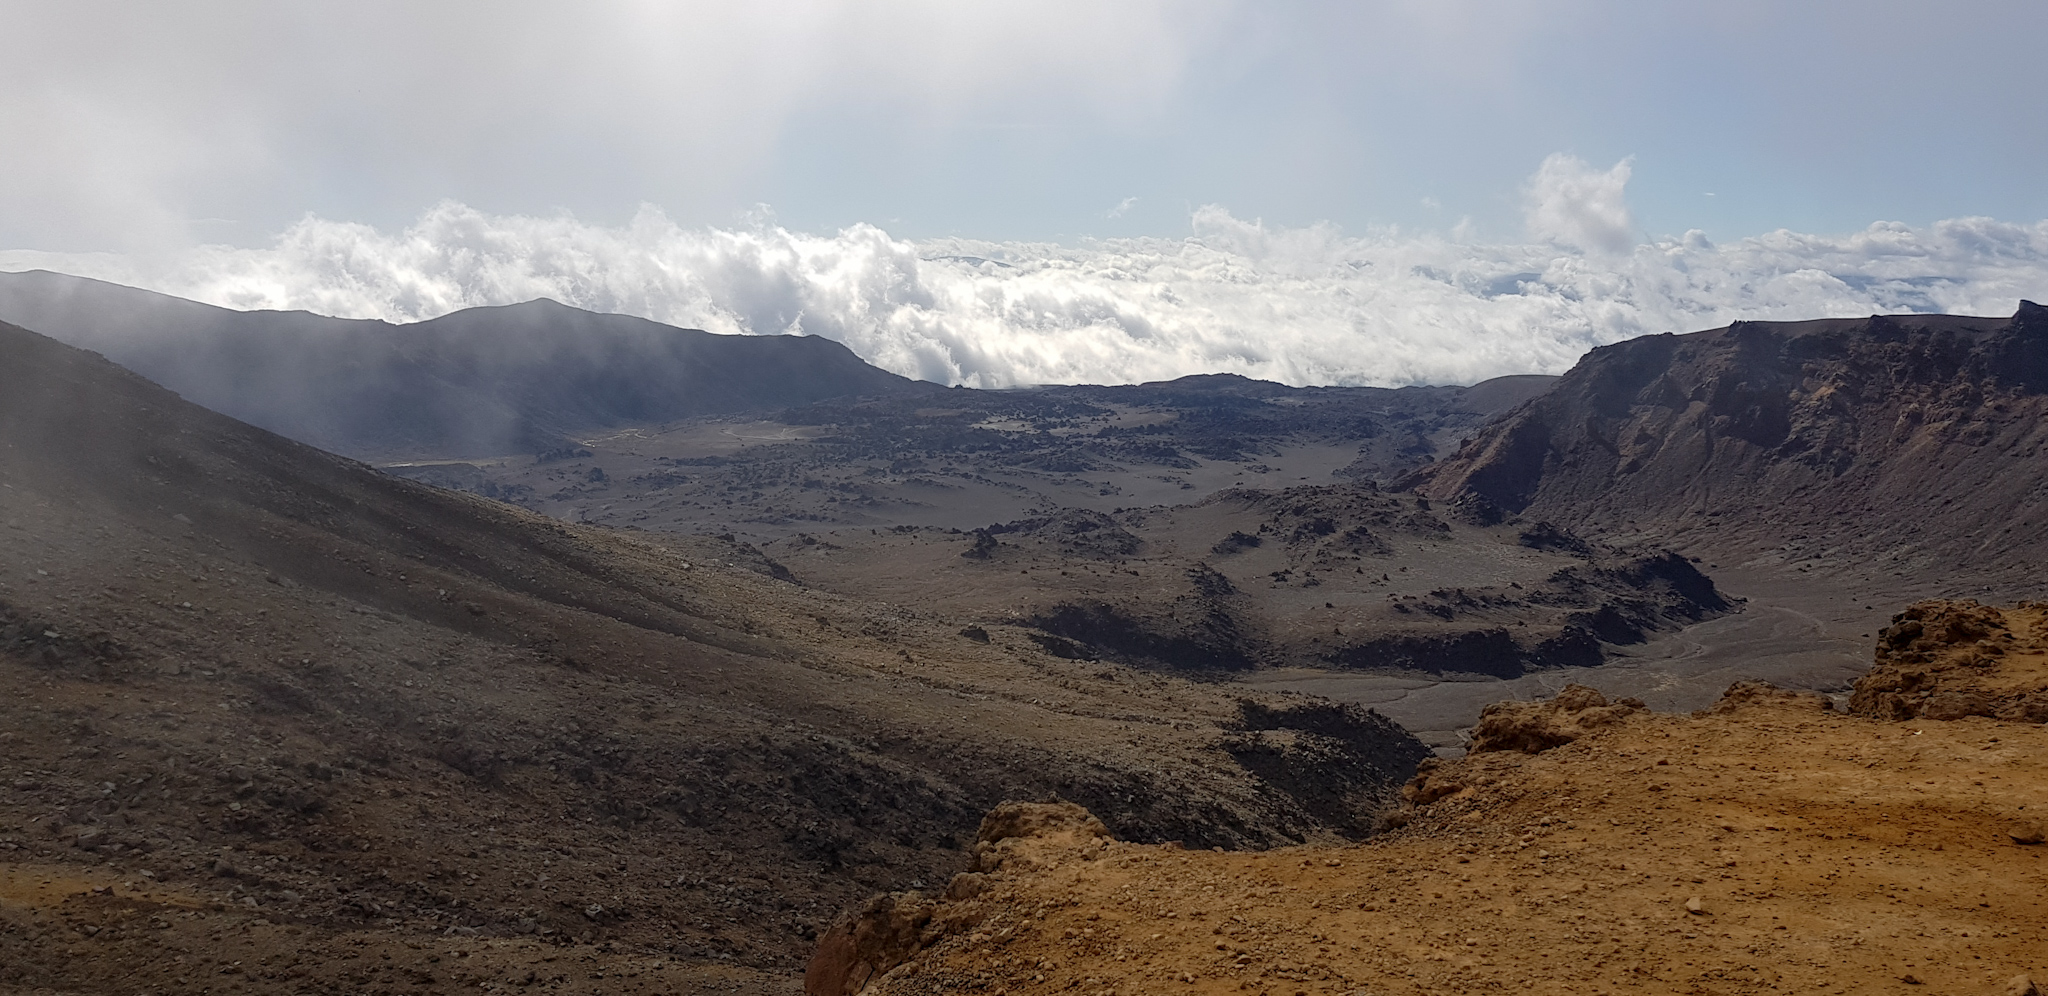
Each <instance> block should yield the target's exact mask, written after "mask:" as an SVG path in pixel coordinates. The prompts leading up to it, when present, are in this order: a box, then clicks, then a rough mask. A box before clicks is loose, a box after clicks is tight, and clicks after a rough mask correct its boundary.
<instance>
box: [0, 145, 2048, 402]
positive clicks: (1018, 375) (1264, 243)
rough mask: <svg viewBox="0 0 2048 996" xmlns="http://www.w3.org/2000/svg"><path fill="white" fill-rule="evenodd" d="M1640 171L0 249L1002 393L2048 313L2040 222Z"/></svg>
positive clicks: (257, 293) (1526, 361) (1441, 371)
mask: <svg viewBox="0 0 2048 996" xmlns="http://www.w3.org/2000/svg"><path fill="white" fill-rule="evenodd" d="M1629 167H1630V164H1629V163H1627V162H1622V163H1620V164H1617V165H1616V166H1614V167H1612V168H1610V169H1606V170H1600V169H1596V168H1593V167H1589V166H1588V165H1587V164H1585V163H1583V162H1580V161H1578V160H1576V159H1572V158H1570V157H1566V156H1553V157H1551V159H1550V160H1549V161H1546V162H1545V163H1544V165H1543V167H1542V169H1540V170H1539V171H1538V172H1537V173H1536V174H1535V175H1534V176H1533V177H1532V178H1531V179H1530V181H1529V185H1528V188H1527V189H1526V190H1525V192H1524V193H1525V195H1526V198H1527V201H1526V203H1527V207H1526V222H1527V228H1528V232H1527V236H1526V238H1524V239H1522V240H1520V241H1514V242H1501V241H1485V240H1478V239H1473V238H1468V237H1461V236H1460V235H1459V234H1457V233H1456V232H1454V233H1452V234H1448V235H1445V234H1427V233H1421V234H1418V233H1404V232H1400V231H1395V230H1386V231H1372V232H1367V233H1365V234H1362V235H1349V234H1345V233H1342V232H1340V231H1338V230H1337V229H1336V228H1334V227H1332V226H1327V225H1318V226H1310V227H1305V228H1279V227H1273V226H1267V225H1263V224H1261V223H1259V222H1257V221H1246V220H1244V219H1240V218H1237V217H1235V216H1233V215H1232V214H1231V213H1230V212H1229V211H1227V210H1225V209H1223V208H1220V207H1204V208H1201V209H1200V210H1197V211H1195V212H1194V213H1193V216H1192V218H1191V219H1190V220H1191V223H1192V224H1191V228H1192V232H1191V234H1189V235H1188V236H1186V237H1184V238H1134V239H1105V240H1099V241H1088V242H1084V243H1081V244H1078V245H1052V244H1039V243H1016V242H978V241H972V240H964V239H944V240H935V241H915V240H907V239H899V238H894V237H892V236H890V235H889V233H888V232H886V231H883V230H882V229H880V228H877V227H874V226H872V225H855V226H853V227H850V228H847V229H844V230H842V231H839V232H836V233H832V234H822V235H821V234H810V233H802V232H793V231H789V230H788V229H786V228H783V227H780V226H777V225H775V224H773V223H772V222H769V221H766V220H764V221H762V222H760V223H756V224H749V225H742V226H736V227H733V228H690V227H684V226H681V225H678V224H676V223H674V222H672V221H670V220H669V219H668V218H667V217H665V216H664V215H663V214H662V213H661V212H659V211H658V210H655V209H652V208H649V209H644V210H642V211H641V212H640V214H639V215H638V216H637V217H636V218H634V219H633V221H632V222H630V223H629V224H626V225H623V226H616V227H613V226H601V225H592V224H586V223H583V222H579V221H577V220H576V219H574V218H571V217H566V216H564V217H522V216H503V215H491V214H486V213H484V212H480V211H477V210H474V209H471V208H469V207H466V206H464V205H461V204H457V203H443V204H440V205H438V206H436V207H434V208H432V209H430V210H428V211H427V212H425V214H423V215H422V216H421V217H420V218H419V219H418V220H417V221H416V222H415V223H414V224H412V225H411V226H409V227H407V228H405V229H404V230H403V231H396V232H391V231H379V230H377V229H374V228H371V227H368V226H365V225H360V224H351V223H348V222H340V221H331V220H326V219H320V218H308V219H306V220H304V221H302V222H300V223H298V224H296V225H294V226H292V227H291V228H290V229H289V230H287V231H286V232H284V233H283V234H282V235H281V236H279V237H278V238H277V240H276V242H275V244H274V245H271V246H268V247H264V248H255V249H247V248H227V247H198V248H191V249H186V250H181V251H178V252H174V253H166V254H157V255H130V256H121V255H100V254H95V255H70V254H65V255H59V254H51V253H39V252H29V251H10V252H0V269H5V270H20V269H28V268H31V267H43V268H47V269H53V270H60V271H63V272H69V273H76V274H80V275H84V276H93V277H100V278H102V279H108V280H113V281H116V282H120V283H126V284H131V285H135V286H142V287H148V288H151V289H154V290H159V291H163V292H165V293H169V294H175V295H178V296H181V297H188V298H193V299H196V300H200V301H207V302H210V303H213V304H219V305H223V306H227V307H233V308H243V309H259V308H273V309H304V310H308V311H313V312H318V313H321V314H328V315H340V316H346V317H357V318H382V319H386V320H389V321H394V322H410V321H418V320H421V319H425V318H432V317H434V316H437V315H442V314H446V313H447V312H450V311H454V310H457V309H461V308H467V307H474V306H478V305H494V304H509V303H514V302H519V301H525V300H531V299H533V298H538V297H548V298H553V299H555V300H557V301H561V302H563V303H566V304H570V305H574V306H577V307H581V308H587V309H590V310H593V311H603V312H619V313H625V314H632V315H640V316H644V317H647V318H652V319H655V320H658V321H662V322H667V323H670V324H674V325H681V326H688V327H694V328H702V329H708V330H711V331H714V332H722V333H739V334H778V333H803V334H809V335H820V336H826V337H828V338H831V339H835V340H838V341H840V342H843V343H845V344H846V345H847V346H848V347H850V348H851V349H852V350H853V351H854V352H856V353H858V354H859V355H860V356H862V357H864V358H866V359H867V360H869V361H870V362H873V363H875V364H877V365H879V366H882V367H884V368H887V369H889V370H893V371H895V372H897V373H901V374H905V375H908V376H913V377H920V378H924V379H926V380H932V381H937V382H941V383H947V384H965V385H968V386H973V387H1009V386H1015V385H1023V384H1046V383H1078V382H1088V383H1128V382H1138V381H1147V380H1162V379H1168V378H1172V377H1178V376H1182V375H1185V374H1191V373H1213V372H1232V373H1240V374H1244V375H1247V376H1251V377H1260V378H1265V379H1269V380H1276V381H1281V382H1284V383H1289V384H1297V385H1307V384H1350V385H1383V386H1384V385H1402V384H1451V383H1472V382H1475V381H1478V380H1482V379H1485V378H1488V377H1494V376H1499V375H1502V374H1513V373H1559V372H1562V371H1563V370H1565V369H1566V368H1568V367H1570V366H1571V364H1572V363H1573V362H1574V361H1575V360H1576V359H1577V358H1578V357H1579V356H1580V355H1581V354H1583V353H1584V352H1585V351H1586V350H1587V349H1590V348H1592V347H1594V346H1599V345H1603V344H1606V343H1611V342H1616V341H1619V340H1622V339H1627V338H1631V337H1634V336H1639V335H1644V334H1652V333H1659V332H1683V331H1690V330H1695V329H1702V328H1711V327H1714V326H1718V325H1723V324H1726V323H1728V322H1730V321H1734V320H1739V319H1800V318H1814V317H1828V316H1859V315H1868V314H1874V313H1880V312H1886V313H1899V312H1948V313H1962V314H1984V315H2004V314H2010V313H2011V312H2012V311H2013V310H2014V308H2015V306H2016V304H2017V302H2018V301H2019V300H2020V299H2021V298H2023V297H2031V298H2035V299H2040V298H2043V297H2048V222H2036V223H2032V224H2013V223H2007V222H2001V221H1995V220H1992V219H1988V218H1964V219H1956V220H1951V221H1943V222H1938V223H1935V224H1932V225H1928V226H1925V227H1909V226H1906V225H1900V224H1890V223H1880V224H1874V225H1871V226H1870V227H1869V228H1867V229H1864V230H1862V231H1858V232H1852V233H1849V234H1844V235H1808V234H1800V233H1796V232H1789V231H1777V232H1771V233H1768V234H1764V235H1757V236H1753V237H1749V238H1744V239H1740V240H1736V241H1730V242H1723V243H1719V244H1716V243H1712V242H1709V241H1708V240H1707V239H1706V238H1705V237H1704V236H1702V235H1700V234H1699V233H1697V232H1693V233H1687V234H1685V235H1682V236H1676V237H1666V238H1648V239H1645V238H1641V237H1639V236H1638V235H1637V234H1636V233H1635V231H1634V228H1633V224H1632V222H1631V220H1630V217H1629V213H1628V207H1627V202H1626V198H1625V187H1626V184H1627V182H1628V178H1629Z"/></svg>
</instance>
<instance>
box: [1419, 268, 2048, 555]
mask: <svg viewBox="0 0 2048 996" xmlns="http://www.w3.org/2000/svg"><path fill="white" fill-rule="evenodd" d="M2044 443H2048V308H2042V307H2041V306H2039V305H2036V304H2033V303H2031V302H2022V304H2021V305H2020V308H2019V311H2018V312H2017V313H2016V314H2014V315H2013V316H2012V317H2011V318H2010V319H1995V318H1963V317H1955V316H1945V315H1901V316H1880V317H1874V318H1868V319H1829V320H1824V321H1808V322H1739V323H1736V324H1734V325H1731V326H1729V327H1727V328H1724V329H1715V330H1712V331H1706V332H1695V333H1691V334H1688V335H1656V336H1646V337H1643V338H1640V339H1633V340H1630V341H1628V342H1623V343H1618V344H1616V345H1612V346H1605V347H1602V348H1599V349H1596V350H1593V351H1592V352H1590V353H1588V354H1587V355H1586V356H1585V358H1584V359H1582V360H1581V361H1580V362H1579V363H1578V365H1577V366H1575V367H1574V368H1573V369H1572V370H1571V371H1570V372H1569V373H1567V374H1566V375H1565V376H1564V377H1563V378H1562V379H1561V380H1559V381H1558V383H1557V384H1556V385H1555V386H1554V387H1553V388H1552V389H1551V390H1550V391H1549V392H1548V393H1546V394H1544V395H1543V396H1541V397H1539V398H1537V399H1535V400H1533V401H1531V402H1529V403H1528V404H1526V405H1524V406H1523V407H1522V408H1520V409H1518V410H1517V411H1515V412H1513V413H1512V414H1510V415H1509V416H1507V417H1505V418H1504V419H1502V420H1501V421H1500V422H1498V423H1496V424H1494V425H1492V426H1490V427H1489V428H1487V429H1486V430H1484V431H1482V432H1481V433H1479V434H1478V436H1477V437H1476V438H1474V439H1473V440H1472V441H1471V442H1470V443H1469V444H1467V445H1466V446H1464V447H1463V448H1461V449H1460V450H1459V451H1458V452H1457V453H1456V454H1455V455H1454V456H1451V457H1449V458H1448V459H1445V460H1443V461H1440V462H1439V463H1437V464H1435V465H1432V466H1430V467H1428V468H1425V469H1424V470H1422V471H1420V472H1418V473H1417V474H1416V475H1414V476H1413V477H1412V478H1410V479H1409V481H1408V483H1410V484H1412V485H1413V486H1414V487H1415V488H1416V489H1417V490H1419V491H1421V492H1422V493H1424V494H1428V495H1433V496H1437V497H1442V498H1452V497H1467V498H1469V499H1472V500H1477V501H1483V502H1485V503H1488V504H1490V505H1492V506H1496V507H1498V508H1500V509H1502V510H1504V511H1506V512H1511V513H1519V514H1521V515H1523V516H1525V517H1532V518H1545V519H1550V520H1553V521H1556V522H1559V523H1561V524H1566V525H1572V526H1577V527H1581V528H1587V527H1590V528H1592V529H1593V530H1594V531H1595V532H1601V533H1606V534H1613V533H1626V532H1634V533H1636V534H1642V533H1648V534H1650V535H1655V536H1659V537H1662V538H1665V539H1675V540H1682V541H1683V542H1684V543H1685V544H1687V545H1688V548H1699V549H1706V550H1726V551H1730V552H1731V553H1737V552H1739V553H1745V554H1752V555H1753V554H1756V553H1759V552H1762V551H1767V550H1770V551H1777V552H1778V553H1780V554H1781V555H1782V557H1783V559H1784V560H1785V561H1786V562H1787V563H1793V564H1798V563H1800V562H1802V561H1804V560H1807V559H1812V558H1829V559H1830V560H1831V561H1832V562H1833V563H1836V564H1853V565H1854V566H1856V567H1858V568H1860V569H1867V570H1870V571H1875V572H1880V573H1891V572H1896V573H1899V574H1906V573H1908V572H1919V573H1926V572H1929V571H1931V570H1937V569H1942V568H1953V569H1958V570H1965V571H1967V573H1968V575H1969V576H1970V577H1972V578H2001V579H2015V580H2016V579H2022V578H2026V579H2027V580H2029V581H2031V577H2030V576H2028V574H2027V572H2028V571H2029V570H2030V569H2031V565H2034V564H2037V563H2039V562H2040V560H2041V559H2042V557H2043V555H2044V553H2048V503H2043V502H2042V501H2041V500H2040V496H2041V495H2042V494H2043V493H2048V490H2044V489H2048V459H2044V458H2043V457H2042V452H2041V447H2042V445H2043V444H2044ZM1724 555H1727V554H1724Z"/></svg>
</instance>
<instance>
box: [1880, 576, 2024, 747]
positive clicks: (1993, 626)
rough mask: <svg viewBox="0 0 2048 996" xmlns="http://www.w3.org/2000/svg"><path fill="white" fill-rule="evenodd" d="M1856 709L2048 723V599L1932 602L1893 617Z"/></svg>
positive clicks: (1889, 715)
mask: <svg viewBox="0 0 2048 996" xmlns="http://www.w3.org/2000/svg"><path fill="white" fill-rule="evenodd" d="M1849 709H1850V711H1851V712H1855V713H1857V714H1859V715H1865V716H1875V717H1878V718H1880V719H1912V718H1915V717H1919V716H1924V717H1926V718H1928V719H1960V718H1962V717H1964V716H1993V717H1997V718H1999V719H2006V720H2013V721H2017V722H2032V723H2040V722H2048V603H2040V602H2021V603H2020V604H2019V605H2018V606H2017V607H2016V608H2011V609H1997V608H1993V607H1992V606H1989V605H1979V604H1977V603H1976V602H1973V601H1967V600H1965V601H1945V600H1939V599H1937V600H1931V601H1926V602H1920V603H1917V604H1915V605H1912V606H1910V607H1908V608H1907V609H1906V611H1904V612H1901V613H1899V614H1898V615H1897V616H1894V617H1892V625H1891V626H1889V627H1887V628H1886V629H1885V631H1884V633H1883V634H1882V635H1881V636H1880V637H1879V638H1878V641H1877V659H1876V663H1875V665H1874V666H1873V667H1871V669H1870V673H1869V674H1867V675H1864V676H1863V677H1862V678H1859V679H1857V681H1856V694H1855V695H1854V696H1853V697H1851V698H1850V700H1849Z"/></svg>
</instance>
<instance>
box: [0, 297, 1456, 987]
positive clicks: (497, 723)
mask: <svg viewBox="0 0 2048 996" xmlns="http://www.w3.org/2000/svg"><path fill="white" fill-rule="evenodd" d="M0 354H4V355H5V356H6V357H7V362H6V363H5V364H0V687H5V688H6V689H8V690H9V694H8V695H6V696H5V697H0V872H4V874H0V989H7V988H8V987H12V989H14V990H21V991H46V990H54V991H61V992H105V991H112V990H116V989H118V990H123V991H151V992H205V991H214V992H220V991H244V992H334V991H351V992H418V991H449V990H452V989H457V988H461V989H467V988H472V987H475V986H477V985H478V984H483V985H484V987H485V988H493V987H497V988H510V989H513V990H517V989H520V988H531V987H534V986H541V987H544V988H552V989H553V990H555V991H574V992H623V991H633V990H634V989H635V988H636V987H637V988H644V989H663V988H683V989H689V988H692V987H699V988H714V989H715V988H717V987H723V986H727V985H738V984H741V983H745V984H747V985H753V986H755V987H756V989H755V990H754V991H772V990H773V989H774V987H775V986H777V985H780V984H781V982H780V981H779V980H787V979H788V978H790V975H791V973H792V972H793V971H794V970H795V969H796V967H798V966H799V965H800V964H801V959H802V957H803V956H804V955H805V954H806V953H807V952H808V950H809V949H810V947H811V945H812V937H813V936H814V934H815V932H816V931H817V930H818V929H819V928H820V927H822V926H824V925H827V924H829V923H830V922H831V921H832V920H833V919H834V918H835V917H836V916H838V915H839V913H840V911H842V910H843V909H845V908H847V907H848V906H849V905H851V904H854V903H857V902H858V901H859V900H860V899H861V898H862V897H864V896H866V895H868V894H870V893H872V892H874V891H877V890H888V889H901V888H905V887H915V885H916V883H920V882H924V883H930V882H939V881H944V880H945V879H946V878H947V876H949V875H951V874H952V873H954V872H956V871H958V870H959V869H960V868H962V867H964V866H965V865H966V864H967V862H968V861H969V860H971V856H970V854H969V853H968V850H967V848H968V846H969V844H970V843H971V840H972V835H973V832H974V827H975V825H976V822H977V821H978V820H979V818H980V816H981V814H982V813H983V812H985V811H986V810H987V809H988V808H989V807H991V806H994V805H996V804H998V803H1000V802H1002V801H1004V800H1007V799H1017V798H1026V799H1043V798H1048V797H1050V796H1052V795H1055V794H1057V795H1060V796H1063V797H1065V798H1071V799H1077V800H1081V801H1083V802H1085V803H1086V804H1087V805H1088V806H1089V807H1090V808H1091V809H1093V810H1094V811H1096V812H1098V813H1101V814H1103V815H1104V818H1105V819H1107V820H1108V821H1109V822H1110V824H1111V825H1113V826H1116V827H1117V828H1118V830H1119V832H1121V833H1124V834H1126V835H1127V836H1131V837H1135V838H1139V839H1151V840H1160V841H1165V840H1183V841H1187V842H1189V843H1190V844H1196V845H1202V846H1208V845H1216V846H1229V847H1263V846H1272V845H1276V844H1283V843H1288V842H1292V841H1298V840H1306V839H1315V838H1324V837H1327V838H1330V839H1338V838H1340V837H1342V836H1344V835H1350V836H1358V835H1360V834H1362V833H1364V832H1366V831H1368V830H1370V829H1371V821H1372V818H1373V815H1374V813H1375V812H1376V811H1377V810H1378V809H1380V808H1382V807H1384V806H1385V805H1387V804H1388V803H1390V802H1391V801H1392V799H1393V798H1394V797H1395V793H1396V791H1397V789H1398V786H1399V784H1400V783H1401V781H1402V780H1404V779H1405V778H1406V777H1407V773H1408V772H1409V771H1410V770H1412V768H1413V766H1414V764H1415V763H1416V761H1417V760H1418V759H1419V758H1420V757H1422V756H1423V754H1424V750H1423V748H1422V746H1421V745H1420V744H1418V743H1416V742H1415V741H1414V740H1413V739H1412V738H1410V737H1408V736H1407V735H1406V734H1405V733H1404V732H1402V731H1401V730H1400V729H1398V728H1397V727H1395V726H1393V725H1392V724H1391V723H1388V722H1387V721H1385V720H1382V719H1379V718H1378V717H1374V716H1371V715H1369V714H1366V713H1363V712H1362V711H1357V710H1349V709H1344V708H1341V707H1337V706H1334V705H1330V704H1328V703H1319V702H1316V701H1314V700H1309V699H1306V698H1303V697H1300V696H1284V695H1246V694H1244V693H1243V692H1241V691H1237V690H1230V689H1222V688H1219V687H1217V686H1214V685H1207V684H1199V683H1193V682H1189V681H1185V680H1182V679H1179V678H1176V677H1173V676H1171V675H1163V674H1156V673H1147V672H1142V671H1137V670H1133V669H1130V668H1126V667H1122V666H1119V665H1117V664H1114V663H1112V662H1103V661H1085V660H1077V659H1072V658H1067V657H1060V656H1057V655H1054V654H1051V653H1048V652H1047V650H1046V649H1045V648H1044V647H1043V646H1041V645H1040V644H1039V643H1038V642H1036V641H1034V640H1033V639H1031V634H1030V633H1029V632H1027V631H1024V630H1022V629H1020V628H1019V627H1015V626H1007V625H1001V624H995V625H974V624H972V623H971V621H970V620H962V619H958V618H953V617H949V616H947V615H946V614H944V613H941V612H936V611H932V610H929V609H927V608H925V607H921V606H916V607H907V606H903V605H892V604H887V603H884V602H879V601H874V600H871V599H861V598H854V597H848V596H842V595H835V594H832V593H830V592H824V591H818V590H815V589H807V588H804V587H801V586H799V585H796V584H794V583H792V582H790V581H787V580H783V579H782V578H781V577H778V574H779V573H785V572H780V571H779V570H778V565H777V564H776V563H775V562H774V561H773V560H771V559H770V558H767V557H765V556H763V555H762V554H761V553H760V551H758V550H757V549H754V548H752V547H749V546H747V545H745V544H742V543H738V542H735V541H731V540H725V539H719V538H716V537H687V536H676V535H657V534H650V533H635V532H631V531H625V530H612V529H604V528H597V527H587V526H570V525H564V524H562V523H559V522H555V521H552V520H548V519H545V518H543V517H541V516H538V515H534V514H532V513H529V512H525V511H522V510H519V509H516V508H511V507H508V506H505V505H502V504H499V503H494V502H489V501H485V500H482V499H479V498H476V497H473V496H469V495H463V494H459V493H455V492H448V491H439V490H435V489H431V488H427V487H424V486H422V485H418V484H415V483H412V482H408V481H403V480H399V479H396V478H393V477H390V476H388V475H383V474H379V473H376V472H375V471H373V470H371V469H370V468H368V467H365V466H363V465H361V464H357V463H354V462H352V461H348V460H344V459H340V458H336V457H333V456H330V455H328V454H324V453H320V452H318V451H316V450H312V449H310V448H307V447H304V446H300V445H298V444H294V443H290V442H288V441H286V440H283V439H280V438H278V437H275V436H272V435H270V434H268V433H265V432H262V431H260V430H256V429H253V428H251V427H249V426H246V425H243V424H241V423H237V422H234V421H232V420H230V419H227V418H224V417H222V416H218V415H214V414H212V413H209V412H206V411H204V410H201V409H198V408H196V407H194V406H191V405H189V404H186V403H185V402H183V401H181V400H179V399H178V398H177V397H176V396H175V395H172V394H171V393H169V392H167V391H164V390H162V389H161V388H158V387H156V386H154V385H151V384H149V383H148V382H146V381H143V380H141V379H140V378H137V377H134V376H132V375H130V374H127V373H126V372H124V371H121V370H120V369H119V368H116V367H114V366H112V365H111V364H108V363H106V362H105V361H103V360H101V359H99V358H97V357H95V356H92V355H91V354H86V353H82V352H79V351H76V350H72V349H69V348H68V347H62V346H59V345H57V344H55V343H53V342H50V341H49V340H45V339H41V338H39V337H36V336H33V335H31V334H30V333H27V332H24V331H21V330H18V329H11V328H7V327H0ZM550 959H552V960H550ZM748 980H753V981H748ZM761 987H767V988H765V989H763V988H761Z"/></svg>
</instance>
